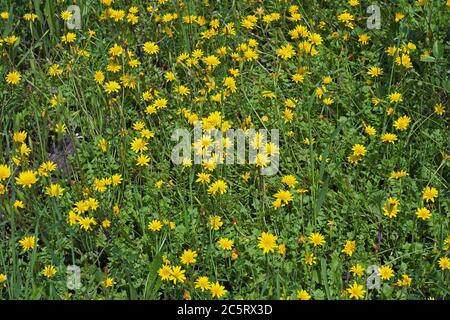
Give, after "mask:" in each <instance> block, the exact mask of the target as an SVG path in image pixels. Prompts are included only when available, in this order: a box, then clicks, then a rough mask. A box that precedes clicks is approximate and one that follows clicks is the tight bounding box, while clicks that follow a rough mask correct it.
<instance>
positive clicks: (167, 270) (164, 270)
mask: <svg viewBox="0 0 450 320" xmlns="http://www.w3.org/2000/svg"><path fill="white" fill-rule="evenodd" d="M171 273H172V268H171V267H170V266H169V265H168V264H165V265H163V266H162V267H161V268H159V270H158V274H159V276H160V277H161V279H162V280H170V275H171Z"/></svg>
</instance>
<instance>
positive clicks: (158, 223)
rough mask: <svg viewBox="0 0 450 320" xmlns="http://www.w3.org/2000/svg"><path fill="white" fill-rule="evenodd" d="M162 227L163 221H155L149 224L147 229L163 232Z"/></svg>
mask: <svg viewBox="0 0 450 320" xmlns="http://www.w3.org/2000/svg"><path fill="white" fill-rule="evenodd" d="M162 226H163V225H162V223H161V221H159V220H156V219H154V220H152V221H151V222H150V223H149V224H148V226H147V228H148V230H150V231H154V232H155V231H159V230H161V228H162Z"/></svg>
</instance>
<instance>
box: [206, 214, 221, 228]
mask: <svg viewBox="0 0 450 320" xmlns="http://www.w3.org/2000/svg"><path fill="white" fill-rule="evenodd" d="M209 225H210V227H211V229H213V230H215V231H217V230H219V229H220V227H221V226H222V225H223V222H222V218H221V217H219V216H211V217H209Z"/></svg>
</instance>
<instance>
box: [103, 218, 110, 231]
mask: <svg viewBox="0 0 450 320" xmlns="http://www.w3.org/2000/svg"><path fill="white" fill-rule="evenodd" d="M102 227H103V228H104V229H108V228H109V227H111V221H110V220H108V219H105V220H103V221H102Z"/></svg>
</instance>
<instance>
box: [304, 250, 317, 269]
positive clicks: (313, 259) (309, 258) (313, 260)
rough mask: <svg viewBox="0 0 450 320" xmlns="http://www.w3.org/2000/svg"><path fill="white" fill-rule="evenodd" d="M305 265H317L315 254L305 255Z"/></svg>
mask: <svg viewBox="0 0 450 320" xmlns="http://www.w3.org/2000/svg"><path fill="white" fill-rule="evenodd" d="M305 263H306V264H307V265H309V266H312V265H315V264H316V263H317V257H316V256H315V255H314V253H305Z"/></svg>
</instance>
